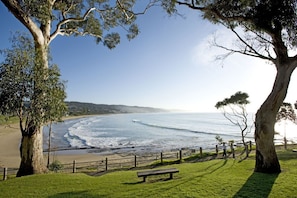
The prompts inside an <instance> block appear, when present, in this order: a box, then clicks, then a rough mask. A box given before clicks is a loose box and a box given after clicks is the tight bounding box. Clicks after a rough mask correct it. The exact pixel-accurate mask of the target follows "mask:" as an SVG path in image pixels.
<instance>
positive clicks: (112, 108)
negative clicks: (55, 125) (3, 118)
mask: <svg viewBox="0 0 297 198" xmlns="http://www.w3.org/2000/svg"><path fill="white" fill-rule="evenodd" d="M66 104H67V106H68V111H69V115H72V116H77V115H95V114H119V113H154V112H166V111H168V110H165V109H158V108H152V107H139V106H126V105H106V104H93V103H84V102H66Z"/></svg>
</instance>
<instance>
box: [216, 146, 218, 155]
mask: <svg viewBox="0 0 297 198" xmlns="http://www.w3.org/2000/svg"><path fill="white" fill-rule="evenodd" d="M216 154H217V155H218V154H219V148H218V145H216Z"/></svg>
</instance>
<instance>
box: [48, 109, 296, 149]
mask: <svg viewBox="0 0 297 198" xmlns="http://www.w3.org/2000/svg"><path fill="white" fill-rule="evenodd" d="M253 117H254V115H253V114H250V115H249V124H250V125H252V123H253V122H254V121H253ZM279 128H280V129H282V128H283V126H281V125H280V126H279ZM48 131H49V127H48V126H45V127H44V149H45V150H46V149H47V148H48ZM287 133H288V132H287ZM253 134H254V129H253V128H252V129H251V133H249V134H248V135H247V136H246V140H247V141H249V140H251V141H254V139H253ZM288 134H289V133H288ZM217 135H219V136H220V137H221V138H222V139H223V141H225V142H228V141H230V140H234V141H235V143H240V142H241V134H240V129H239V127H238V126H235V125H233V124H232V123H230V121H228V120H227V119H226V118H225V117H224V116H223V115H222V114H220V113H142V114H140V113H135V114H113V115H98V116H90V117H85V118H77V119H71V120H66V121H64V122H61V123H55V124H53V125H52V138H51V148H55V149H57V150H81V149H88V150H92V151H93V152H98V153H100V152H115V151H116V152H122V153H125V152H130V153H131V152H132V153H140V152H160V151H169V150H176V149H185V148H187V149H199V147H202V148H203V149H206V150H207V149H213V148H215V145H216V144H218V142H217V140H216V136H217ZM295 137H296V136H295Z"/></svg>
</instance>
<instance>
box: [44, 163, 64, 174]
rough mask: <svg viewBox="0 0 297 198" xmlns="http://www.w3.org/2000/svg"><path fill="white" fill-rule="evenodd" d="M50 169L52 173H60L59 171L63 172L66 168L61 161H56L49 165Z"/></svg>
mask: <svg viewBox="0 0 297 198" xmlns="http://www.w3.org/2000/svg"><path fill="white" fill-rule="evenodd" d="M48 168H49V170H50V171H55V172H58V171H59V170H62V169H63V168H64V166H63V164H62V163H61V162H60V161H58V160H55V161H53V162H52V163H51V164H50V165H49V167H48Z"/></svg>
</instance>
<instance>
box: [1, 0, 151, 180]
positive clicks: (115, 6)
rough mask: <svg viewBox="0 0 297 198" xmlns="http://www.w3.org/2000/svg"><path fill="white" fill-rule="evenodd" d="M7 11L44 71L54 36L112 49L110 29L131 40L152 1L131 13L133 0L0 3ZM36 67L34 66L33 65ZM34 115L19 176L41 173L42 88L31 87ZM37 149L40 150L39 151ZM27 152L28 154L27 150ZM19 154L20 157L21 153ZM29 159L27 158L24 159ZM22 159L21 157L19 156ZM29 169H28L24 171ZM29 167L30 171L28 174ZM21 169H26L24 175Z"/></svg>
mask: <svg viewBox="0 0 297 198" xmlns="http://www.w3.org/2000/svg"><path fill="white" fill-rule="evenodd" d="M1 1H2V3H3V4H4V5H5V6H6V7H7V8H8V10H9V11H10V12H11V13H12V14H13V15H14V16H15V17H16V19H17V20H19V21H20V22H21V23H22V24H23V25H24V26H25V27H26V28H27V29H28V31H29V32H30V34H31V35H32V37H33V40H34V49H35V56H34V57H32V58H38V60H35V62H38V67H44V68H48V65H49V63H48V62H49V61H48V49H49V45H50V43H51V42H52V41H53V40H54V39H55V38H56V37H57V36H59V35H60V36H86V35H89V36H92V37H94V38H95V40H96V42H97V43H100V42H102V43H103V44H104V45H105V46H107V47H108V48H114V47H115V46H116V45H117V44H119V42H120V35H119V33H117V32H113V31H112V30H118V29H116V28H117V27H118V26H120V27H123V29H124V30H126V31H127V38H128V39H133V38H134V37H135V36H136V35H137V34H138V32H139V31H138V27H137V25H136V24H135V23H134V22H135V19H136V16H137V14H143V13H144V12H145V11H146V10H147V9H148V8H149V7H150V6H152V5H153V3H154V0H150V2H149V3H148V4H147V6H146V7H145V8H144V9H143V11H142V12H139V13H134V12H133V10H132V8H133V6H134V4H135V0H115V1H107V0H84V1H70V0H38V1H37V0H23V1H18V0H1ZM35 66H37V64H35ZM33 78H34V80H35V81H39V80H40V81H43V80H45V79H46V76H44V74H42V75H39V76H37V75H36V76H34V77H33ZM34 89H35V91H34V94H35V96H34V98H35V100H34V101H37V102H36V103H34V102H33V104H32V106H33V107H34V113H35V114H37V115H39V116H31V117H30V118H29V120H28V123H30V127H29V128H28V129H29V131H28V133H29V134H30V135H28V136H27V138H26V139H24V141H23V142H22V145H27V146H28V147H32V148H28V149H29V150H30V152H32V155H31V156H34V157H32V158H31V159H29V160H28V163H29V162H30V163H31V164H25V163H23V160H22V162H21V164H20V169H21V170H24V171H22V172H21V173H20V174H19V175H20V176H21V175H27V174H32V173H42V172H44V170H45V165H44V163H43V159H42V157H43V155H42V146H41V145H42V122H41V120H39V119H38V117H42V116H41V115H43V114H44V113H45V109H42V108H40V107H39V105H40V104H39V103H38V101H42V100H43V98H44V92H45V90H42V87H34ZM40 147H41V148H40ZM29 150H28V151H29ZM24 153H25V152H22V153H21V154H24ZM28 157H30V156H28ZM22 158H23V156H22ZM28 167H30V168H28ZM31 167H33V170H34V171H31ZM25 170H28V171H27V172H26V171H25Z"/></svg>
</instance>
